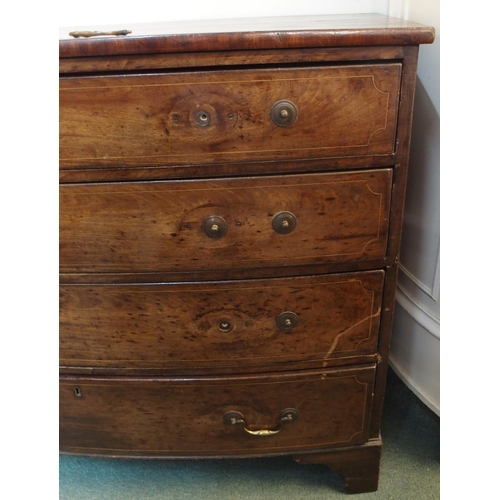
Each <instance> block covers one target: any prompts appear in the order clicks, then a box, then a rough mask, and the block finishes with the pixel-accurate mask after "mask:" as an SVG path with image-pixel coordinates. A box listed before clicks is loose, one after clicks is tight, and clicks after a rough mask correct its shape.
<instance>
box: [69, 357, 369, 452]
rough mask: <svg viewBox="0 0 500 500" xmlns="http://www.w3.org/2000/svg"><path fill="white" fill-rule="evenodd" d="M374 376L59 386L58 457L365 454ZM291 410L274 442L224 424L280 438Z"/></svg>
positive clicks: (343, 372)
mask: <svg viewBox="0 0 500 500" xmlns="http://www.w3.org/2000/svg"><path fill="white" fill-rule="evenodd" d="M374 373H375V366H374V365H371V366H366V367H359V368H347V369H338V370H322V371H312V372H303V373H298V374H297V373H294V374H279V375H266V376H241V377H213V378H208V377H203V378H199V379H187V378H181V379H178V378H177V379H176V378H168V379H167V378H155V379H141V378H128V379H123V378H121V379H112V378H108V379H101V378H100V379H95V378H94V379H92V378H79V377H76V378H71V377H63V378H62V379H61V382H60V398H61V399H60V422H61V424H60V448H61V449H62V450H64V451H72V450H74V451H82V450H85V451H87V452H89V453H97V454H99V453H101V454H119V455H122V456H123V455H140V454H147V455H175V454H180V455H185V454H194V455H198V456H202V455H207V454H221V455H223V454H232V455H235V454H242V455H248V454H249V453H251V452H254V453H255V452H284V451H293V450H296V451H300V450H303V449H321V448H325V447H328V446H332V445H342V444H343V445H347V444H356V443H358V444H359V443H363V442H365V441H366V440H367V437H368V430H369V415H370V407H371V405H370V403H371V399H372V388H373V377H374ZM75 387H77V388H78V391H79V393H80V397H77V396H76V395H75ZM288 408H294V409H295V410H297V411H298V413H299V417H298V419H297V420H296V421H295V422H290V423H287V424H284V426H283V429H282V431H281V432H279V433H278V434H276V435H273V436H253V435H250V434H247V433H246V432H245V430H244V428H243V427H242V426H241V425H235V426H231V425H228V424H225V423H224V415H225V414H226V413H228V412H232V411H235V412H239V413H241V414H242V415H243V417H244V419H245V421H246V424H247V428H248V429H249V430H253V431H256V430H261V429H264V430H265V429H267V430H275V429H276V428H279V424H280V421H279V416H280V414H281V412H282V411H283V410H286V409H288ZM325 428H327V429H328V432H325V431H324V429H325Z"/></svg>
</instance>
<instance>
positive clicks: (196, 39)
mask: <svg viewBox="0 0 500 500" xmlns="http://www.w3.org/2000/svg"><path fill="white" fill-rule="evenodd" d="M89 29H93V28H92V27H89V26H81V27H72V28H65V29H61V30H60V41H59V57H60V58H66V57H85V56H103V55H107V56H114V55H120V54H148V53H149V54H158V53H165V52H192V51H210V50H242V49H243V50H259V49H280V50H286V49H291V48H307V47H356V46H358V47H360V46H380V45H418V44H421V43H432V42H433V41H434V29H433V28H430V27H428V26H423V25H420V24H417V23H413V22H410V21H406V20H404V19H396V18H389V17H387V16H384V15H380V14H354V15H353V14H348V15H322V16H289V17H287V16H282V17H268V18H265V17H262V18H248V19H223V20H213V21H201V22H200V21H188V22H178V21H176V22H170V23H168V22H167V23H164V22H162V23H144V24H135V25H128V26H127V27H126V28H124V27H123V25H118V26H117V25H108V26H101V27H99V30H100V31H114V30H120V29H130V30H131V31H132V34H131V35H129V36H126V37H111V38H110V37H97V38H90V39H81V38H79V39H73V38H71V37H70V36H69V32H70V31H75V30H89Z"/></svg>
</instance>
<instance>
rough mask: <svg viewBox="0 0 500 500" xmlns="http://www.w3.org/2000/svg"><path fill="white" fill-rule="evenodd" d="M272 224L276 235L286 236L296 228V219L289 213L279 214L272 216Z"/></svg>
mask: <svg viewBox="0 0 500 500" xmlns="http://www.w3.org/2000/svg"><path fill="white" fill-rule="evenodd" d="M272 224H273V229H274V230H275V231H276V232H277V233H279V234H288V233H291V232H292V231H293V230H294V229H295V227H296V226H297V219H296V218H295V215H293V214H292V213H291V212H280V213H279V214H276V215H275V216H274V218H273V222H272Z"/></svg>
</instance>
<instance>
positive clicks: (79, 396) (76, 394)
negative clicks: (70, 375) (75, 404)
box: [73, 387, 82, 398]
mask: <svg viewBox="0 0 500 500" xmlns="http://www.w3.org/2000/svg"><path fill="white" fill-rule="evenodd" d="M73 392H74V393H75V396H76V397H77V398H81V397H82V391H81V389H80V388H79V387H75V388H74V389H73Z"/></svg>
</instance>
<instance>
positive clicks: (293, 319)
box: [276, 311, 299, 332]
mask: <svg viewBox="0 0 500 500" xmlns="http://www.w3.org/2000/svg"><path fill="white" fill-rule="evenodd" d="M276 324H277V325H278V328H279V329H280V330H283V331H284V332H290V331H291V330H293V329H294V328H295V327H296V326H297V325H298V324H299V317H298V316H297V315H296V314H295V313H294V312H291V311H286V312H283V313H281V314H280V315H279V316H278V317H277V318H276Z"/></svg>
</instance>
